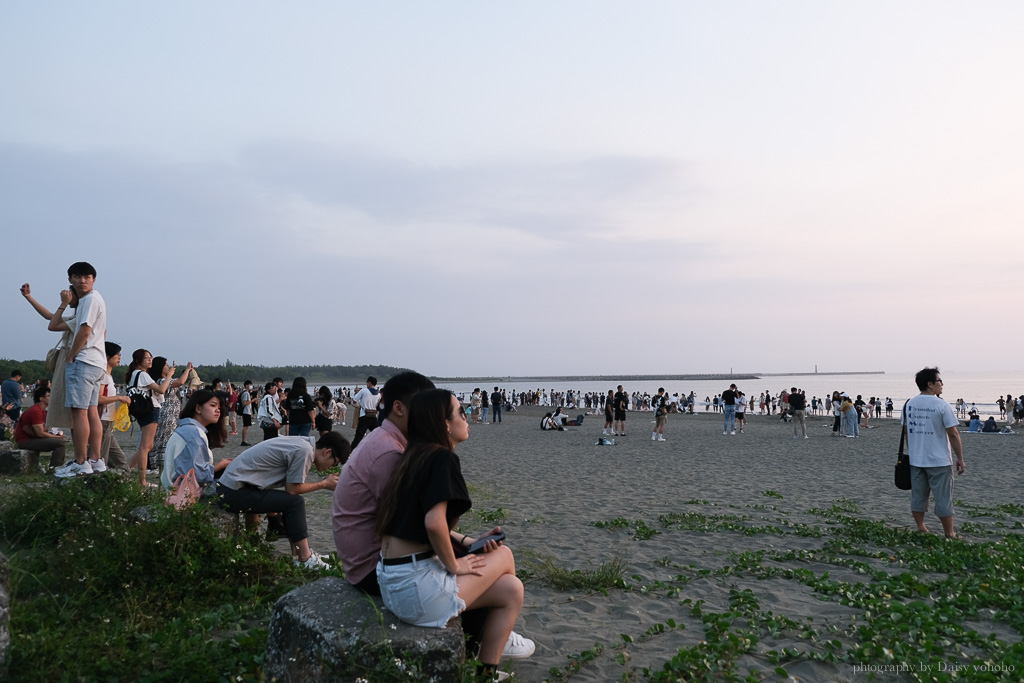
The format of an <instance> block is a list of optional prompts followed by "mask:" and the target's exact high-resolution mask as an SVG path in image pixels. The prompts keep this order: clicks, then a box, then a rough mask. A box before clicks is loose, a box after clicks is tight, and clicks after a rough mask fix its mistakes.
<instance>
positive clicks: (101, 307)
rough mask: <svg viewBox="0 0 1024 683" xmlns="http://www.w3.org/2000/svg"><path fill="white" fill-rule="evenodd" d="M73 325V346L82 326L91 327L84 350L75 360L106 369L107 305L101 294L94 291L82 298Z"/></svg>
mask: <svg viewBox="0 0 1024 683" xmlns="http://www.w3.org/2000/svg"><path fill="white" fill-rule="evenodd" d="M68 324H72V321H69V322H68ZM73 324H74V327H73V328H72V329H73V330H74V335H73V336H72V337H71V343H72V344H73V343H74V338H75V337H76V336H78V329H79V328H80V327H81V326H82V325H88V326H89V338H88V340H87V341H86V342H85V346H83V347H82V350H81V351H79V352H78V355H77V356H75V360H79V361H82V362H83V363H86V364H88V365H95V366H96V367H98V368H106V367H107V351H106V346H105V345H104V342H105V341H106V339H107V305H106V303H105V302H104V301H103V297H101V296H100V293H99V292H97V291H96V290H93V291H91V292H89V293H88V294H86V295H85V296H84V297H82V299H81V300H80V301H79V302H78V310H77V312H76V313H75V318H74V321H73Z"/></svg>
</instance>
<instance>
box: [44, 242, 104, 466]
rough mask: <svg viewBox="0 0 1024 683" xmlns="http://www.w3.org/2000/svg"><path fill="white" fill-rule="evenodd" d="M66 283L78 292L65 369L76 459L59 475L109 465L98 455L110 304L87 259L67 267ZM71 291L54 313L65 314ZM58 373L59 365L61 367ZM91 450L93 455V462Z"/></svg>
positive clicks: (67, 403)
mask: <svg viewBox="0 0 1024 683" xmlns="http://www.w3.org/2000/svg"><path fill="white" fill-rule="evenodd" d="M68 282H70V283H71V288H72V289H73V290H75V293H76V294H77V295H78V311H77V313H75V317H74V318H73V319H72V321H69V324H74V337H73V339H74V341H72V343H71V350H70V351H69V352H68V360H67V365H66V366H65V368H64V387H65V395H64V405H65V407H67V408H70V409H71V420H72V430H71V440H72V442H73V443H74V445H75V457H74V459H73V460H72V461H71V462H69V463H68V464H67V465H65V466H64V467H60V468H58V469H57V476H58V477H74V476H77V475H80V474H92V473H93V472H105V471H106V469H107V465H106V463H105V462H103V458H101V457H100V453H101V448H100V446H101V445H102V442H103V423H102V422H101V421H100V411H99V398H100V383H101V382H102V381H103V375H105V374H106V372H107V352H106V346H105V342H106V338H107V305H106V303H105V302H104V301H103V297H102V296H100V293H99V292H97V291H96V290H95V289H93V286H94V285H95V284H96V269H95V268H93V267H92V265H90V264H89V263H86V262H85V261H79V262H78V263H72V264H71V267H70V268H68ZM66 298H67V299H70V293H67V295H65V293H64V292H62V293H61V297H60V300H61V306H60V308H58V309H57V310H56V311H55V312H54V319H57V318H58V313H63V312H64V308H65V306H66V303H65V299H66ZM58 371H59V369H58ZM90 452H91V454H92V457H93V458H94V459H92V460H89V459H87V458H88V455H89V454H90Z"/></svg>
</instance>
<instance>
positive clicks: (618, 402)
mask: <svg viewBox="0 0 1024 683" xmlns="http://www.w3.org/2000/svg"><path fill="white" fill-rule="evenodd" d="M618 389H619V390H618V391H616V392H615V396H614V397H613V402H612V405H613V406H614V407H615V425H616V427H617V428H618V431H615V430H614V429H613V430H612V436H625V435H626V408H627V407H628V406H629V394H627V393H626V392H625V391H623V390H622V385H621V384H620V385H619V387H618Z"/></svg>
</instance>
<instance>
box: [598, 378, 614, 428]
mask: <svg viewBox="0 0 1024 683" xmlns="http://www.w3.org/2000/svg"><path fill="white" fill-rule="evenodd" d="M601 403H602V404H603V405H604V429H602V430H601V435H602V436H609V435H610V436H614V435H615V428H614V427H613V425H614V424H615V422H614V421H615V409H614V403H615V392H613V391H612V390H611V389H609V390H608V397H607V398H605V399H604V400H602V401H601Z"/></svg>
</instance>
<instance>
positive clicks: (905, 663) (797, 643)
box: [527, 496, 1024, 683]
mask: <svg viewBox="0 0 1024 683" xmlns="http://www.w3.org/2000/svg"><path fill="white" fill-rule="evenodd" d="M770 497H773V498H776V497H777V498H780V499H781V496H770ZM689 504H691V505H698V504H702V505H709V504H708V503H707V502H706V501H696V500H695V501H690V503H689ZM958 505H960V506H961V507H963V508H964V509H965V511H966V513H967V515H968V516H970V517H971V518H972V520H973V521H971V522H968V523H965V524H964V525H963V527H962V528H963V530H964V531H965V532H968V533H969V534H970V537H969V539H968V540H954V541H947V540H945V539H944V538H942V537H941V536H934V535H926V534H919V533H916V532H914V531H909V530H906V529H903V528H894V527H892V526H890V525H888V524H886V523H885V522H883V521H877V520H867V519H862V518H859V517H857V516H856V515H857V513H858V512H859V506H858V505H857V504H856V503H854V502H852V501H848V500H846V499H839V500H837V501H835V503H834V504H833V505H831V506H830V507H828V508H820V509H812V510H808V511H807V513H806V514H807V515H813V516H814V517H816V518H817V519H818V520H819V523H817V524H808V523H799V524H796V523H793V522H791V521H789V520H787V518H786V517H784V516H783V517H775V518H765V517H764V516H760V517H756V516H755V515H754V514H749V513H745V512H742V511H740V512H736V513H727V514H718V513H711V514H705V513H703V512H697V511H686V512H679V513H673V514H663V515H661V516H660V517H659V520H658V522H657V524H659V525H660V527H661V529H663V530H664V533H674V532H684V533H702V534H719V533H730V534H743V535H746V536H766V537H783V538H785V537H790V538H796V537H799V538H801V539H804V540H803V546H804V547H802V548H800V549H794V548H788V549H780V548H786V544H784V543H783V544H774V543H773V544H772V545H773V547H771V548H766V549H758V550H748V551H745V552H742V553H736V554H733V555H732V556H731V557H730V560H731V561H730V562H727V563H725V564H723V565H722V566H718V567H698V566H696V565H693V564H689V565H686V566H683V567H679V566H677V565H675V564H674V563H673V562H672V561H671V559H670V558H668V557H662V558H658V559H657V560H655V561H654V566H655V567H659V568H668V569H671V570H672V571H673V572H675V573H674V575H672V576H669V577H667V578H657V579H655V578H645V577H642V576H640V575H636V574H634V575H633V576H632V580H625V579H623V580H620V581H617V582H613V583H608V584H605V586H604V587H605V589H606V590H609V589H611V590H623V591H635V592H637V593H641V594H645V595H646V594H652V593H661V594H662V595H664V596H665V598H666V599H674V600H677V601H678V605H679V607H680V615H681V616H680V617H679V618H678V619H668V620H666V621H664V622H662V623H655V624H651V625H650V627H649V628H647V630H646V631H645V632H642V633H628V634H627V633H623V634H621V636H620V641H619V642H612V643H600V642H598V643H595V644H594V647H592V648H589V649H588V650H585V651H582V652H579V653H576V654H573V655H571V656H569V657H568V660H569V661H568V663H567V664H566V665H565V666H564V667H562V668H553V669H551V671H550V679H551V680H563V679H567V678H571V677H573V676H575V675H576V674H577V673H579V672H581V671H584V670H585V669H586V666H587V664H588V663H589V662H591V661H594V660H597V659H598V658H601V657H612V658H613V659H614V661H616V662H618V663H619V664H621V665H622V666H623V670H622V675H621V677H622V680H623V681H631V680H638V679H640V678H642V679H643V680H649V681H655V682H658V683H661V682H668V681H680V680H684V681H761V680H793V681H796V680H832V679H834V678H835V677H837V676H841V677H842V678H843V679H844V680H868V679H877V680H912V681H972V682H973V681H1020V680H1022V679H1024V641H1022V638H1021V636H1022V634H1024V535H1022V534H1021V530H1022V529H1024V524H1022V522H1021V521H1019V519H1015V517H1020V516H1021V514H1022V513H1024V509H1021V506H1019V505H1015V504H1009V505H1007V504H1004V505H998V506H995V507H992V508H986V507H979V506H967V505H964V504H963V503H962V502H959V501H958ZM753 509H756V510H768V508H766V507H764V506H753ZM770 511H771V512H776V513H780V514H782V515H788V514H789V513H787V512H786V511H784V510H779V509H776V508H771V510H770ZM592 524H593V526H596V527H598V528H601V529H606V530H608V532H609V533H622V532H626V533H629V535H630V537H631V538H632V539H634V540H635V541H637V542H638V543H644V541H645V540H646V538H650V536H646V538H645V535H640V534H636V533H635V530H636V529H637V528H644V527H647V526H648V525H647V523H646V522H643V520H634V521H630V520H627V519H625V518H622V517H620V518H616V519H612V520H608V521H599V522H593V523H592ZM818 539H820V542H819V540H818ZM808 543H819V544H818V545H816V546H815V547H807V544H808ZM793 545H796V544H793ZM555 575H556V572H553V571H552V569H551V567H547V568H546V570H545V571H544V572H540V573H538V574H535V575H530V576H528V577H527V579H528V580H540V581H547V582H548V583H549V584H550V585H552V586H554V587H556V588H559V589H560V590H580V589H585V588H588V586H585V585H581V584H576V585H572V584H569V583H566V582H563V581H556V580H554V578H553V577H555ZM695 581H703V582H709V581H710V582H714V583H715V584H717V586H718V587H719V588H720V589H721V592H723V593H724V594H726V595H727V606H726V607H725V608H724V609H722V608H721V607H718V608H714V607H712V606H711V605H709V604H708V603H707V602H706V601H705V600H703V599H694V598H692V597H687V586H688V585H692V582H695ZM786 584H789V586H788V587H787V586H786ZM794 589H796V590H794ZM801 589H802V590H805V591H810V593H811V594H812V595H813V598H814V599H816V600H818V601H820V602H821V603H823V605H829V604H830V605H833V606H840V607H836V608H835V609H836V610H842V613H843V615H844V618H843V619H837V618H832V619H829V618H816V617H815V616H808V615H807V614H806V611H805V612H804V613H803V614H802V615H795V614H785V613H782V612H784V611H785V609H784V608H783V607H780V603H779V601H777V600H774V599H771V598H773V596H775V595H777V594H779V593H782V592H787V593H789V594H797V593H799V592H800V590H801ZM766 599H771V602H772V603H773V607H774V609H768V608H767V607H766V606H765V604H764V603H765V601H766ZM784 604H785V603H784V602H783V603H782V605H784ZM680 631H690V632H692V633H691V637H690V641H691V643H692V644H690V645H688V646H685V647H681V648H678V650H677V651H676V653H675V655H674V656H672V657H671V658H670V659H668V660H667V661H665V662H663V664H662V665H661V666H648V667H644V668H642V669H641V670H639V671H638V670H636V669H634V668H631V667H630V666H629V662H630V660H631V652H632V651H633V650H634V649H635V648H637V647H642V646H643V644H644V643H646V642H649V641H651V640H652V639H655V638H659V637H662V636H664V635H665V634H667V633H670V632H677V633H678V632H680ZM808 667H812V668H808ZM813 667H818V668H813ZM797 671H800V672H803V673H802V674H798V673H796V672H797ZM807 671H812V672H814V673H812V674H811V675H810V676H809V675H808V674H807ZM815 676H817V677H815ZM822 676H824V677H822Z"/></svg>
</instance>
